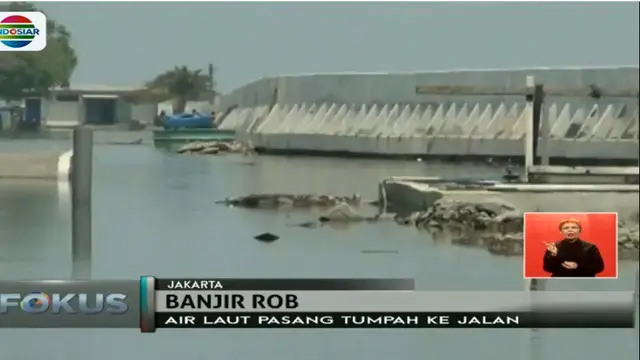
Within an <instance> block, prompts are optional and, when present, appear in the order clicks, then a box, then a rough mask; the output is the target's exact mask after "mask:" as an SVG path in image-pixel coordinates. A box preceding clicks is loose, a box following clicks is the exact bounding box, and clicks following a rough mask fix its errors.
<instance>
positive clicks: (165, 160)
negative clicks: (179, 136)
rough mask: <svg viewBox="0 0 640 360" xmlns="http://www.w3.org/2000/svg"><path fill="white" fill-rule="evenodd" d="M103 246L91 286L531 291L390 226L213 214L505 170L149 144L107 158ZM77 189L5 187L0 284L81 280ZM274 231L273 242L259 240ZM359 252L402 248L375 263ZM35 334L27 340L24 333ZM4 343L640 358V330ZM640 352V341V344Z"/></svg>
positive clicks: (84, 353) (11, 339)
mask: <svg viewBox="0 0 640 360" xmlns="http://www.w3.org/2000/svg"><path fill="white" fill-rule="evenodd" d="M52 148H59V149H64V148H68V143H67V142H65V141H57V142H56V141H4V142H0V151H8V150H26V149H29V150H38V149H41V150H44V149H52ZM94 155H95V162H94V196H93V206H94V210H93V211H94V212H93V226H94V232H93V234H94V245H93V247H94V249H93V263H92V265H91V272H92V276H93V278H97V279H114V278H116V279H137V278H138V277H139V276H140V275H143V274H144V275H155V276H157V277H208V278H219V277H412V278H415V279H416V286H417V288H418V289H419V290H521V289H522V288H523V280H522V263H521V259H520V258H506V257H498V256H493V255H490V254H489V253H488V252H487V251H486V250H484V249H478V248H465V247H458V246H452V245H448V244H442V243H435V242H433V241H432V240H431V239H430V238H429V236H428V235H427V234H425V233H424V232H420V231H417V230H416V229H413V228H410V227H407V228H404V227H400V226H398V225H396V224H394V223H376V224H360V225H353V226H350V227H348V228H345V229H332V228H322V229H314V230H310V229H303V228H296V227H289V226H287V224H290V223H295V222H300V221H305V220H309V219H310V218H311V216H312V214H302V213H297V214H294V215H292V217H291V218H287V217H286V216H285V215H284V214H278V213H273V212H259V211H248V210H243V209H233V208H225V207H222V206H219V205H215V204H214V201H215V200H219V199H223V198H225V197H227V196H237V195H244V194H248V193H257V192H323V193H334V194H338V195H343V194H344V195H346V194H352V193H360V194H362V196H363V198H365V199H366V198H373V197H374V196H375V195H376V192H377V187H376V186H377V182H378V181H379V180H380V179H382V178H384V177H385V176H390V175H429V176H486V177H494V178H495V177H497V176H498V175H499V170H498V171H496V169H492V168H489V167H487V166H479V165H475V166H474V165H465V166H453V165H446V164H426V163H417V162H396V161H381V160H340V159H323V158H287V157H261V158H260V159H259V160H258V162H257V163H256V164H255V165H253V166H249V165H247V164H246V163H244V162H243V161H242V160H241V159H239V158H237V157H235V156H218V157H215V156H188V155H184V156H178V155H173V154H167V153H163V152H160V151H158V150H155V149H154V148H153V147H151V146H109V145H97V146H96V148H95V152H94ZM67 191H68V189H65V188H64V187H60V186H58V185H56V184H42V183H33V182H7V181H4V182H0V279H42V278H47V279H65V278H70V277H71V274H72V263H71V254H70V248H71V243H70V232H71V229H70V205H69V202H68V198H67V197H66V196H61V194H62V195H64V194H65V192H67ZM266 231H269V232H272V233H275V234H278V235H279V236H280V237H281V239H280V240H279V241H277V242H275V243H272V244H264V243H260V242H257V241H255V240H253V239H252V237H253V236H254V235H256V234H258V233H261V232H266ZM363 250H396V251H397V253H386V254H367V253H362V251H363ZM636 268H637V264H636V263H624V264H623V265H622V266H621V267H620V272H621V274H620V278H619V279H617V280H601V281H598V282H597V283H594V282H588V281H586V282H585V281H582V282H581V281H566V280H563V281H561V282H555V283H550V284H549V289H552V290H574V289H575V290H633V289H634V280H635V279H634V278H635V271H636ZM27 332H28V336H25V335H27ZM530 333H531V332H530V331H529V330H515V331H514V330H475V329H470V330H449V329H446V330H437V329H435V330H273V329H270V330H224V331H222V330H216V331H212V330H193V331H185V330H181V331H180V330H175V331H174V330H159V332H157V333H155V334H140V333H139V332H138V331H137V330H133V329H132V330H102V329H95V330H64V329H52V330H44V329H43V330H33V329H29V330H6V329H5V330H0V349H1V350H0V359H1V360H32V359H37V358H49V359H54V360H58V359H60V360H62V359H95V360H111V359H123V360H124V359H177V358H180V359H183V360H204V359H207V360H211V359H216V360H217V359H220V360H244V359H247V360H250V359H265V360H327V359H336V360H342V359H344V360H346V359H363V360H364V359H366V360H387V359H403V360H414V359H415V360H424V359H442V360H445V359H513V360H519V359H526V360H530V359H531V360H555V359H563V360H591V359H593V360H601V359H603V358H610V359H616V360H631V359H637V356H638V355H637V336H638V335H637V330H630V329H629V330H608V329H604V330H573V329H572V330H544V331H540V332H539V334H538V336H539V339H538V340H537V342H536V343H535V344H533V345H532V344H531V343H530ZM634 340H635V341H634Z"/></svg>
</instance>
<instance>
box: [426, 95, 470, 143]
mask: <svg viewBox="0 0 640 360" xmlns="http://www.w3.org/2000/svg"><path fill="white" fill-rule="evenodd" d="M466 106H467V104H466V103H465V104H463V105H462V109H460V111H458V109H457V108H458V106H457V104H455V103H453V104H451V106H449V109H447V111H446V112H445V114H444V119H443V121H442V126H441V127H440V128H439V129H434V132H433V133H432V135H433V136H451V135H456V134H458V133H459V132H460V127H459V126H458V123H457V121H458V119H459V114H462V113H464V112H466ZM460 116H465V117H466V114H465V115H460Z"/></svg>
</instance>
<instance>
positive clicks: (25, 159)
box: [0, 151, 73, 181]
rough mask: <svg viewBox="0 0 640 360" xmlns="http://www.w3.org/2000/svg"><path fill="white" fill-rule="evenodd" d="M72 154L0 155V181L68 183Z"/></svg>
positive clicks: (68, 152)
mask: <svg viewBox="0 0 640 360" xmlns="http://www.w3.org/2000/svg"><path fill="white" fill-rule="evenodd" d="M72 154H73V153H72V152H71V151H66V152H61V151H60V152H46V153H2V154H0V179H43V180H56V181H68V180H69V174H70V173H71V158H72V156H73V155H72Z"/></svg>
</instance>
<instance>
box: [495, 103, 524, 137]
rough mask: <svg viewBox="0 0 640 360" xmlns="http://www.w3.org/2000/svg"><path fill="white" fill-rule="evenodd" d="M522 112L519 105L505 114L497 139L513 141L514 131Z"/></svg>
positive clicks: (512, 107) (513, 106) (514, 105)
mask: <svg viewBox="0 0 640 360" xmlns="http://www.w3.org/2000/svg"><path fill="white" fill-rule="evenodd" d="M520 114H521V111H520V107H519V106H518V104H517V103H516V104H513V105H512V106H511V107H510V108H509V111H507V113H506V114H505V118H504V120H503V121H501V125H502V128H501V129H500V130H499V131H498V132H497V133H496V136H495V138H497V139H511V138H512V137H513V129H514V128H515V124H516V123H517V122H518V118H519V117H520Z"/></svg>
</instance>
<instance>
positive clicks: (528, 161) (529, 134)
mask: <svg viewBox="0 0 640 360" xmlns="http://www.w3.org/2000/svg"><path fill="white" fill-rule="evenodd" d="M526 84H527V97H526V99H527V105H526V109H527V110H526V111H527V116H526V118H525V121H526V126H525V132H524V134H525V136H524V180H525V182H529V168H530V167H531V166H533V162H534V159H535V153H534V150H535V149H534V146H535V145H534V133H533V129H534V126H533V119H534V111H533V110H534V106H533V97H534V96H533V94H534V91H535V89H534V88H535V85H536V81H535V78H534V77H533V76H532V75H529V76H527V80H526Z"/></svg>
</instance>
